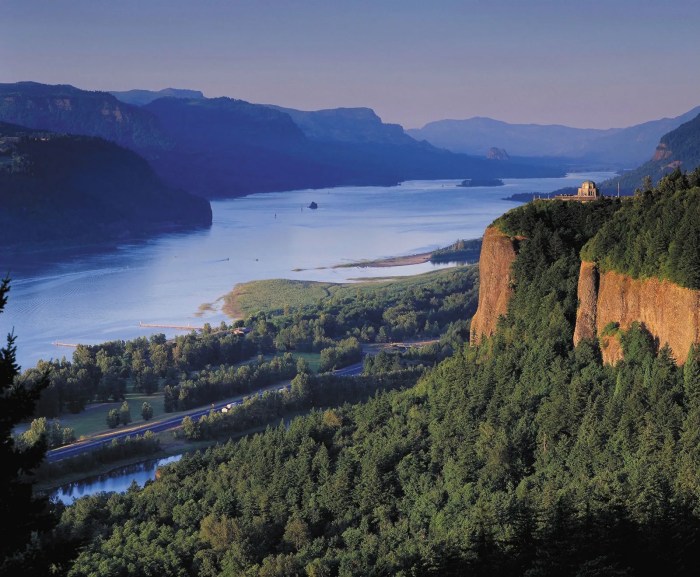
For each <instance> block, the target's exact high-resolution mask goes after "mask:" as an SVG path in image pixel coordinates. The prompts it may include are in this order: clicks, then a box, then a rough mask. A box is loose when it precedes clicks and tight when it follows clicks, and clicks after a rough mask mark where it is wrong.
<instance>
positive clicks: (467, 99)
mask: <svg viewBox="0 0 700 577" xmlns="http://www.w3.org/2000/svg"><path fill="white" fill-rule="evenodd" d="M699 25H700V0H664V1H661V0H655V1H652V0H462V1H458V0H344V1H337V0H276V1H272V0H112V1H109V2H107V1H103V0H0V82H16V81H19V80H35V81H38V82H45V83H50V84H58V83H62V84H73V85H74V86H77V87H79V88H84V89H91V90H125V89H130V88H147V89H160V88H165V87H169V86H172V87H177V88H193V89H199V90H202V91H203V92H204V94H205V95H206V96H231V97H234V98H241V99H244V100H249V101H251V102H258V103H272V104H279V105H283V106H289V107H293V108H300V109H304V110H316V109H320V108H334V107H340V106H368V107H371V108H373V109H374V110H375V111H376V112H377V113H378V114H379V115H380V116H381V117H382V118H383V119H384V121H386V122H397V123H400V124H402V125H403V126H404V127H406V128H413V127H418V126H422V125H423V124H425V123H426V122H429V121H431V120H438V119H442V118H469V117H472V116H490V117H492V118H497V119H500V120H505V121H508V122H534V123H540V124H550V123H558V124H567V125H570V126H579V127H597V128H607V127H612V126H629V125H631V124H637V123H639V122H644V121H646V120H652V119H655V118H660V117H662V116H677V115H679V114H682V113H683V112H686V111H688V110H690V109H691V108H693V107H694V106H697V105H699V104H700V33H698V26H699Z"/></svg>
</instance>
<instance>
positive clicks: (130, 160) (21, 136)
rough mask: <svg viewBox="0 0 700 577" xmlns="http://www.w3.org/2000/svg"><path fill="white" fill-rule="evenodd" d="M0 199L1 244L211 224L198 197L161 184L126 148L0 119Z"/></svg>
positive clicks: (93, 238)
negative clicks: (28, 127) (34, 129)
mask: <svg viewBox="0 0 700 577" xmlns="http://www.w3.org/2000/svg"><path fill="white" fill-rule="evenodd" d="M0 200H1V202H2V207H3V210H2V212H1V213H0V223H1V226H0V230H1V231H2V232H1V233H0V239H1V241H2V245H3V248H4V249H6V250H9V249H12V247H22V249H23V250H26V249H27V248H29V247H31V246H34V247H39V246H44V247H53V248H56V247H57V244H56V243H58V244H59V245H64V244H66V243H68V244H74V243H86V242H87V243H103V242H110V241H111V242H113V241H115V240H128V239H137V238H141V237H142V236H144V235H150V234H153V233H157V232H163V231H167V230H174V229H182V228H191V227H202V226H209V225H210V224H211V208H210V206H209V203H208V202H207V201H206V200H204V199H202V198H199V197H195V196H193V195H191V194H189V193H186V192H184V191H181V190H176V189H173V188H170V187H168V186H166V185H165V184H164V183H163V182H162V181H161V180H160V179H159V178H158V177H157V176H156V175H155V174H154V172H153V170H152V169H151V168H150V166H149V165H148V163H147V162H146V161H145V160H144V159H143V158H141V157H139V156H138V155H137V154H136V153H134V152H132V151H130V150H127V149H125V148H122V147H120V146H117V145H116V144H113V143H111V142H107V141H106V140H103V139H100V138H92V137H84V136H68V135H57V134H53V133H49V132H40V131H33V130H30V129H26V128H24V127H19V126H16V125H8V124H5V123H0Z"/></svg>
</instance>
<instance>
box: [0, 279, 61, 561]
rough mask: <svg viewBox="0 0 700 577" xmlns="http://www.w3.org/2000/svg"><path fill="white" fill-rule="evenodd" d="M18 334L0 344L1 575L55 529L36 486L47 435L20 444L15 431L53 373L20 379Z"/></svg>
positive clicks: (3, 293) (4, 289)
mask: <svg viewBox="0 0 700 577" xmlns="http://www.w3.org/2000/svg"><path fill="white" fill-rule="evenodd" d="M9 290H10V281H9V279H7V278H5V279H3V280H2V281H1V282H0V313H1V312H2V311H3V310H4V308H5V305H6V304H7V293H8V291H9ZM16 351H17V348H16V346H15V336H14V334H12V333H10V334H8V336H7V344H6V346H4V347H3V348H1V349H0V464H1V466H0V496H1V497H0V534H1V535H2V538H0V574H9V572H12V571H14V570H17V569H18V568H19V567H22V565H23V555H24V553H25V552H26V550H27V547H28V546H29V544H30V542H31V541H32V537H33V535H35V534H38V532H41V531H43V530H46V529H49V528H50V526H51V521H52V517H51V515H50V512H49V503H48V499H46V498H38V497H36V496H35V495H34V493H33V489H32V478H31V475H32V473H33V471H34V469H36V467H37V466H38V465H39V464H40V463H41V461H42V460H43V459H44V456H45V454H46V439H45V438H41V439H39V441H38V442H36V443H35V444H33V445H31V446H28V447H24V448H20V447H18V446H17V445H16V444H15V440H14V438H13V436H12V431H13V428H14V427H15V425H17V423H19V422H20V421H23V420H25V419H27V418H29V417H31V416H32V414H33V412H34V406H35V404H36V402H37V400H38V399H39V395H40V394H41V391H42V390H43V389H44V388H46V387H47V386H48V382H49V381H48V378H47V377H46V376H44V377H43V378H42V379H39V380H38V381H35V382H34V383H32V384H27V383H25V384H19V383H15V377H16V376H17V374H18V373H19V366H18V365H17V362H16Z"/></svg>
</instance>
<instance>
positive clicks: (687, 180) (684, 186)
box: [582, 168, 700, 289]
mask: <svg viewBox="0 0 700 577" xmlns="http://www.w3.org/2000/svg"><path fill="white" fill-rule="evenodd" d="M699 222H700V168H697V169H695V171H693V172H692V173H690V174H683V173H682V172H681V171H680V170H676V171H674V172H673V173H672V174H670V175H668V176H666V177H664V178H663V179H662V180H661V181H660V182H659V184H658V185H657V186H656V187H655V188H651V186H650V183H649V182H647V186H646V187H645V188H644V190H639V191H638V192H637V194H636V195H635V197H634V199H633V200H629V201H625V202H623V203H622V209H621V210H619V211H618V212H617V214H616V215H615V217H614V218H613V219H611V220H610V221H609V222H608V223H607V224H606V225H605V226H603V227H602V228H601V230H600V232H599V233H598V234H597V235H596V236H595V237H593V238H592V239H591V240H590V241H589V242H588V244H587V245H586V246H585V247H584V249H583V252H582V257H583V258H585V259H586V260H591V261H595V262H597V263H598V265H599V266H600V268H601V269H602V270H615V271H618V272H622V273H625V274H628V275H630V276H632V277H634V278H648V277H658V278H662V279H668V280H670V281H672V282H674V283H676V284H679V285H681V286H684V287H688V288H694V289H698V288H700V227H698V223H699Z"/></svg>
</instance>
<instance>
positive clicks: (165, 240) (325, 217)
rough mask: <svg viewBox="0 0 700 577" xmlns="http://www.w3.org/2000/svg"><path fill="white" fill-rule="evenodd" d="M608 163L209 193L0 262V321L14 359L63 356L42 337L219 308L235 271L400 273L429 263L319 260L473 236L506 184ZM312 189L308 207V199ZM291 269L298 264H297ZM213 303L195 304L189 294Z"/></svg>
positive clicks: (181, 318)
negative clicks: (138, 231) (132, 224)
mask: <svg viewBox="0 0 700 577" xmlns="http://www.w3.org/2000/svg"><path fill="white" fill-rule="evenodd" d="M609 176H610V173H578V174H571V175H568V176H567V177H564V178H547V179H510V180H505V181H504V182H505V186H501V187H494V188H464V187H458V186H457V184H458V182H457V181H454V180H449V181H447V180H442V181H410V182H405V183H403V184H402V185H401V186H397V187H342V188H331V189H321V190H299V191H291V192H279V193H266V194H255V195H251V196H247V197H243V198H237V199H232V200H223V201H216V202H213V203H212V209H213V215H214V222H213V225H212V226H211V228H210V229H207V230H202V231H196V232H189V233H179V234H169V235H163V236H160V237H158V238H156V239H154V240H151V241H149V242H147V243H143V244H129V245H123V246H119V247H117V248H115V249H113V250H110V251H109V252H103V253H101V254H94V251H93V254H90V253H86V254H83V255H77V256H73V257H72V258H70V259H64V260H61V261H60V262H52V261H48V262H47V260H46V258H43V259H41V260H39V259H37V258H28V257H25V258H24V259H21V260H18V261H15V262H9V263H0V268H1V269H2V270H3V271H8V270H9V271H10V274H11V276H12V288H11V292H10V295H9V297H10V298H9V302H8V305H7V307H6V310H5V312H4V314H2V315H1V316H0V331H2V333H6V332H9V331H10V330H11V329H13V328H14V332H15V334H16V335H17V345H18V359H19V361H20V364H21V365H22V366H23V367H24V368H28V367H30V366H33V365H35V364H36V361H37V360H39V359H40V358H44V359H48V358H60V357H61V356H64V355H65V356H67V357H69V358H70V356H71V354H72V351H71V349H69V348H62V347H57V346H55V345H54V344H53V343H54V342H57V341H58V342H64V343H84V344H97V343H100V342H104V341H107V340H113V339H129V338H134V337H137V336H148V335H150V334H152V333H154V332H165V333H166V334H167V335H169V336H170V335H171V334H174V331H171V330H160V329H144V328H140V327H139V322H143V323H150V324H167V325H188V324H190V325H192V326H198V325H201V324H202V323H204V322H210V323H212V324H218V323H219V322H220V321H221V320H223V319H224V318H225V317H224V315H223V313H222V312H221V310H220V302H218V303H217V299H219V297H221V296H222V295H224V294H225V293H226V292H228V291H229V290H231V289H232V288H233V286H234V285H236V284H237V283H241V282H245V281H250V280H256V279H269V278H289V279H303V280H319V281H332V282H343V281H348V280H351V279H356V278H358V277H384V276H393V275H411V274H416V273H419V272H424V271H428V270H432V269H433V268H436V267H435V266H433V265H431V264H422V265H415V266H404V267H392V268H374V269H373V268H356V267H351V268H320V267H332V266H333V265H337V264H342V263H352V262H357V261H360V260H365V259H376V258H381V257H389V256H402V255H408V254H414V253H418V252H425V251H428V250H431V249H436V248H439V247H443V246H446V245H448V244H450V243H452V242H454V241H455V240H457V239H459V238H463V239H472V238H478V237H480V236H482V234H483V232H484V229H485V228H486V226H487V225H488V224H489V223H491V222H492V221H493V220H494V219H495V218H497V217H498V216H500V215H501V214H503V213H504V212H505V211H507V210H509V209H510V208H513V207H514V206H516V203H513V202H509V201H504V200H502V199H503V198H504V197H507V196H510V195H511V194H514V193H528V192H538V193H543V194H545V193H548V192H550V191H553V190H556V189H559V188H561V187H564V186H578V185H580V183H581V182H582V181H583V180H585V179H592V180H596V181H598V180H604V179H605V178H607V177H609ZM312 201H315V202H316V203H317V204H318V209H317V210H310V209H309V208H307V207H308V205H309V204H310V203H311V202H312ZM298 269H303V270H298ZM203 303H216V306H214V307H213V310H208V311H207V312H205V313H204V315H203V316H197V312H198V310H199V307H200V305H202V304H203Z"/></svg>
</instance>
